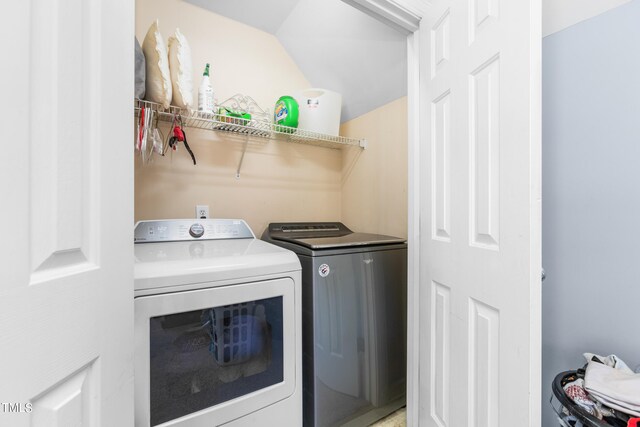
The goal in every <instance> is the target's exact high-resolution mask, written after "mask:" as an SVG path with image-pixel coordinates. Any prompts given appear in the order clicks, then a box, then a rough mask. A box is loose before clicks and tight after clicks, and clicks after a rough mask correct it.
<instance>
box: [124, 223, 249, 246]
mask: <svg viewBox="0 0 640 427" xmlns="http://www.w3.org/2000/svg"><path fill="white" fill-rule="evenodd" d="M255 237H256V236H255V235H254V234H253V231H251V228H249V225H248V224H247V223H246V222H244V221H243V220H241V219H167V220H152V221H139V222H138V223H137V224H136V226H135V230H134V242H135V243H152V242H181V241H192V240H219V239H255Z"/></svg>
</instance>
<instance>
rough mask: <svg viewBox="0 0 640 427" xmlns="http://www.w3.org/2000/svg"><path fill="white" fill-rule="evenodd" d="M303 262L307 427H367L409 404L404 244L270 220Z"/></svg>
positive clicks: (329, 226)
mask: <svg viewBox="0 0 640 427" xmlns="http://www.w3.org/2000/svg"><path fill="white" fill-rule="evenodd" d="M262 239H263V240H266V241H268V242H270V243H273V244H275V245H278V246H281V247H283V248H287V249H290V250H292V251H294V252H295V253H296V254H297V255H298V257H299V258H300V263H301V264H302V353H303V366H302V369H303V378H302V383H303V412H304V415H303V416H304V426H305V427H328V426H337V425H348V426H367V425H369V424H371V423H372V422H374V421H376V420H378V419H380V418H382V417H384V416H385V415H388V414H390V413H391V412H393V411H395V410H397V409H398V408H400V407H402V406H404V405H405V391H406V335H407V326H406V325H407V320H406V317H407V316H406V305H407V302H406V299H407V296H406V289H407V245H406V242H405V240H404V239H401V238H398V237H392V236H384V235H379V234H365V233H354V232H352V231H351V230H350V229H349V228H347V227H346V226H345V225H344V224H342V223H340V222H322V223H318V222H304V223H300V222H297V223H271V224H269V227H268V228H267V229H266V230H265V232H264V233H263V235H262Z"/></svg>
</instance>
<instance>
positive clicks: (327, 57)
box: [185, 0, 640, 122]
mask: <svg viewBox="0 0 640 427" xmlns="http://www.w3.org/2000/svg"><path fill="white" fill-rule="evenodd" d="M185 1H187V2H189V3H192V4H194V5H196V6H200V7H202V8H204V9H207V10H210V11H212V12H215V13H217V14H219V15H223V16H226V17H228V18H231V19H233V20H236V21H239V22H242V23H244V24H247V25H250V26H252V27H255V28H259V29H261V30H263V31H265V32H267V33H270V34H273V35H275V36H276V37H277V38H278V40H280V42H281V43H282V45H283V46H284V48H285V49H286V50H287V52H288V53H289V55H291V57H292V58H293V60H294V61H295V62H296V63H297V64H298V67H300V69H301V70H302V72H303V73H304V75H305V77H306V78H307V80H309V82H311V84H312V85H313V86H315V87H319V88H325V89H330V90H333V91H336V92H339V93H341V94H342V121H343V122H344V121H347V120H350V119H352V118H355V117H358V116H360V115H362V114H364V113H367V112H369V111H371V110H373V109H375V108H377V107H380V106H382V105H384V104H386V103H388V102H390V101H393V100H395V99H398V98H400V97H402V96H404V95H406V93H407V59H406V38H405V36H404V35H402V34H400V33H399V32H397V31H395V30H393V29H391V28H389V27H387V26H386V25H384V24H382V23H381V22H379V21H377V20H375V19H374V18H372V17H370V16H368V15H366V14H364V13H362V12H360V11H358V10H357V9H355V8H353V7H351V6H349V5H347V4H346V3H344V2H342V0H185ZM629 1H630V0H542V3H543V5H542V12H543V16H542V33H543V36H547V35H550V34H553V33H555V32H557V31H561V30H563V29H565V28H567V27H570V26H572V25H575V24H577V23H578V22H581V21H584V20H586V19H589V18H592V17H594V16H596V15H599V14H601V13H604V12H606V11H607V10H609V9H612V8H614V7H617V6H620V5H622V4H624V3H627V2H629ZM634 1H640V0H634Z"/></svg>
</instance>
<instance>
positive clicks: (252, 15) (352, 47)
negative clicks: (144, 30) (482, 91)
mask: <svg viewBox="0 0 640 427" xmlns="http://www.w3.org/2000/svg"><path fill="white" fill-rule="evenodd" d="M186 1H187V2H189V3H192V4H194V5H197V6H200V7H203V8H205V9H208V10H210V11H212V12H215V13H217V14H219V15H223V16H226V17H228V18H231V19H234V20H236V21H239V22H243V23H245V24H247V25H251V26H253V27H256V28H259V29H261V30H263V31H266V32H268V33H271V34H273V35H275V36H276V37H277V38H278V40H279V41H280V43H282V45H283V46H284V48H285V49H286V50H287V52H288V53H289V55H290V56H291V57H292V58H293V60H294V61H295V62H296V64H297V65H298V67H299V68H300V70H301V71H302V72H303V74H304V75H305V77H306V78H307V80H309V82H310V83H311V84H312V85H313V86H314V87H318V88H324V89H329V90H333V91H336V92H338V93H341V94H342V118H341V119H342V121H343V122H345V121H348V120H351V119H353V118H355V117H358V116H360V115H362V114H364V113H367V112H369V111H371V110H374V109H375V108H378V107H380V106H382V105H384V104H386V103H388V102H391V101H393V100H395V99H398V98H400V97H402V96H404V95H406V93H407V58H406V36H404V35H403V34H400V33H399V32H397V31H396V30H394V29H392V28H390V27H388V26H386V25H385V24H383V23H381V22H379V21H377V20H376V19H374V18H372V17H370V16H368V15H366V14H364V13H362V12H360V11H358V10H357V9H355V8H353V7H351V6H349V5H347V4H345V3H343V2H342V1H341V0H260V1H256V0H186ZM293 89H298V88H292V90H293ZM283 95H285V94H283Z"/></svg>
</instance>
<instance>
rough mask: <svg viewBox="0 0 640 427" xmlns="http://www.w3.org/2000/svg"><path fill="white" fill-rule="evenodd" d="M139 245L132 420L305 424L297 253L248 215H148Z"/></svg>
mask: <svg viewBox="0 0 640 427" xmlns="http://www.w3.org/2000/svg"><path fill="white" fill-rule="evenodd" d="M135 243H136V244H135V295H134V296H135V340H136V342H135V405H136V408H135V413H136V426H137V427H150V426H163V427H165V426H166V427H168V426H175V427H178V426H179V427H204V426H207V427H212V426H222V425H224V426H229V427H231V426H233V427H241V426H254V425H262V426H299V425H301V424H302V384H301V378H302V372H301V366H302V360H301V358H302V355H301V348H302V347H301V326H300V325H301V300H300V295H301V292H300V280H301V279H300V263H299V261H298V257H297V256H296V255H295V254H294V253H293V252H290V251H288V250H285V249H282V248H279V247H276V246H274V245H271V244H269V243H266V242H263V241H261V240H258V239H256V238H255V235H254V234H253V232H252V231H251V229H250V228H249V226H248V225H247V224H246V223H245V222H244V221H242V220H226V219H225V220H223V219H207V220H163V221H142V222H139V223H138V224H136V227H135ZM115 314H116V315H117V313H115Z"/></svg>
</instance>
